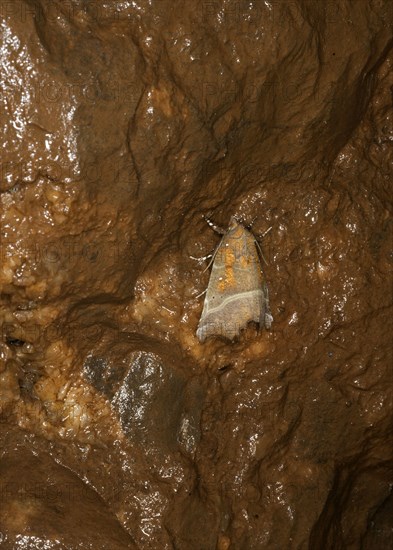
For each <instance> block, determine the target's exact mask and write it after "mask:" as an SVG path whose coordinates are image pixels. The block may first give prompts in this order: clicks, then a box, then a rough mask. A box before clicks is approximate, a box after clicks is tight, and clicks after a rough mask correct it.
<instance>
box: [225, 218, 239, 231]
mask: <svg viewBox="0 0 393 550" xmlns="http://www.w3.org/2000/svg"><path fill="white" fill-rule="evenodd" d="M239 223H240V222H239V220H238V219H237V218H236V216H232V217H231V219H230V220H229V226H228V231H230V230H231V229H235V227H237V226H238V225H239Z"/></svg>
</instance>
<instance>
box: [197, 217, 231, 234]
mask: <svg viewBox="0 0 393 550" xmlns="http://www.w3.org/2000/svg"><path fill="white" fill-rule="evenodd" d="M203 219H204V220H205V222H206V223H207V224H208V225H210V227H211V228H212V229H213V230H214V231H215V232H216V233H219V234H220V235H225V233H226V231H225V229H223V228H222V227H220V226H219V225H216V224H215V223H214V222H212V221H211V220H209V218H208V217H207V216H203Z"/></svg>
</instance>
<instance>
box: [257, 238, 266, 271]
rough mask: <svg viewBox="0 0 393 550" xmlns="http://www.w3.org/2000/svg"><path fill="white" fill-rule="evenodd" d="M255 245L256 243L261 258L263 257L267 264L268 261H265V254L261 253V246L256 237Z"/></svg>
mask: <svg viewBox="0 0 393 550" xmlns="http://www.w3.org/2000/svg"><path fill="white" fill-rule="evenodd" d="M255 245H256V247H257V249H258V252H259V254H260V255H261V258H262V259H263V261H264V262H265V264H266V265H268V263H267V261H266V258H265V256H264V255H263V252H262V248H261V246H260V244H259V242H258V241H257V240H256V239H255Z"/></svg>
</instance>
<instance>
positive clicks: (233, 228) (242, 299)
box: [197, 218, 273, 342]
mask: <svg viewBox="0 0 393 550" xmlns="http://www.w3.org/2000/svg"><path fill="white" fill-rule="evenodd" d="M251 321H254V322H255V323H258V324H259V326H260V327H262V326H265V327H266V328H270V326H271V323H272V321H273V317H272V316H271V313H270V309H269V296H268V290H267V286H266V283H265V279H264V275H263V272H262V268H261V263H260V258H259V254H258V249H257V242H256V240H255V237H254V236H253V234H252V233H251V232H250V231H249V230H248V229H246V228H245V227H244V226H243V225H242V224H241V223H239V222H238V221H237V220H236V218H232V219H231V221H230V224H229V228H228V231H227V232H226V233H225V234H224V236H223V237H222V239H221V242H220V244H219V245H218V247H217V250H216V253H215V255H214V261H213V265H212V270H211V274H210V279H209V284H208V288H207V291H206V297H205V302H204V306H203V311H202V315H201V318H200V321H199V324H198V329H197V337H198V339H199V341H200V342H204V341H205V340H206V339H207V338H209V337H210V336H221V337H224V338H228V339H230V340H233V339H234V338H235V337H237V336H239V334H240V331H241V330H242V329H244V328H246V326H247V325H248V323H249V322H251Z"/></svg>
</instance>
